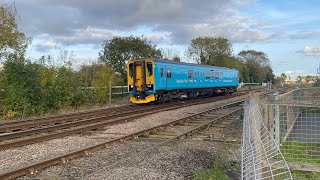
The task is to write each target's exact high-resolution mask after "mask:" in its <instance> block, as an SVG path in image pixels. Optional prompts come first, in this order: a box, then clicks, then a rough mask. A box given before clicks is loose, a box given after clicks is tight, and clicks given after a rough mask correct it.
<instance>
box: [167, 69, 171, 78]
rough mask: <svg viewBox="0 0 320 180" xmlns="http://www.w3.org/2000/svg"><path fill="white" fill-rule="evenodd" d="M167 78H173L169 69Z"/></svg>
mask: <svg viewBox="0 0 320 180" xmlns="http://www.w3.org/2000/svg"><path fill="white" fill-rule="evenodd" d="M167 78H171V70H170V69H167Z"/></svg>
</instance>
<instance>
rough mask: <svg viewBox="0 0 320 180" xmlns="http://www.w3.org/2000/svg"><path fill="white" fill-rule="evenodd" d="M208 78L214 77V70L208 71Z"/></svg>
mask: <svg viewBox="0 0 320 180" xmlns="http://www.w3.org/2000/svg"><path fill="white" fill-rule="evenodd" d="M210 78H211V79H214V71H211V72H210Z"/></svg>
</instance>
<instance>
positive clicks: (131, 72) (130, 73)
mask: <svg viewBox="0 0 320 180" xmlns="http://www.w3.org/2000/svg"><path fill="white" fill-rule="evenodd" d="M129 75H130V76H131V77H132V76H133V63H131V64H129Z"/></svg>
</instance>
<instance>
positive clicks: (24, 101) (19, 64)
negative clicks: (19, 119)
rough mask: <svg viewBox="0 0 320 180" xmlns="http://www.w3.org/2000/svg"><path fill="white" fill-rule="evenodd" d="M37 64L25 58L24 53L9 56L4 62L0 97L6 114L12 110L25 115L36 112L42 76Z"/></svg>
mask: <svg viewBox="0 0 320 180" xmlns="http://www.w3.org/2000/svg"><path fill="white" fill-rule="evenodd" d="M36 69H37V66H35V65H34V64H32V63H31V62H30V61H28V60H26V59H25V58H24V54H23V53H14V54H10V55H9V56H8V60H7V61H6V62H5V63H4V71H3V77H2V78H1V82H0V84H2V86H3V87H2V89H1V93H0V98H1V99H3V104H2V105H1V107H0V108H2V109H1V111H2V112H4V114H6V113H7V112H9V111H11V112H14V113H15V114H19V115H24V114H26V113H31V114H33V113H34V112H36V111H37V110H36V108H35V105H36V104H37V102H38V101H39V99H40V96H39V92H40V87H41V85H40V80H39V79H40V77H39V74H38V73H37V71H36Z"/></svg>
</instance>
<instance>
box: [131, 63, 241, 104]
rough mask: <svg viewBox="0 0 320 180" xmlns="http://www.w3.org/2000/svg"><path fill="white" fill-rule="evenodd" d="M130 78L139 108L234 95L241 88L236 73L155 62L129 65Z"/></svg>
mask: <svg viewBox="0 0 320 180" xmlns="http://www.w3.org/2000/svg"><path fill="white" fill-rule="evenodd" d="M127 78H128V91H129V94H130V101H131V102H133V103H135V104H142V103H149V102H154V101H156V102H160V103H161V102H168V101H171V100H172V99H176V98H177V99H180V98H181V97H182V96H185V97H188V98H193V97H198V96H203V95H209V96H212V95H216V94H225V93H233V92H235V91H236V90H237V87H238V85H239V81H238V71H237V70H234V69H229V68H223V67H215V66H207V65H199V64H191V63H182V62H175V61H169V60H162V59H154V58H144V59H137V60H131V61H129V62H128V64H127Z"/></svg>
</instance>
